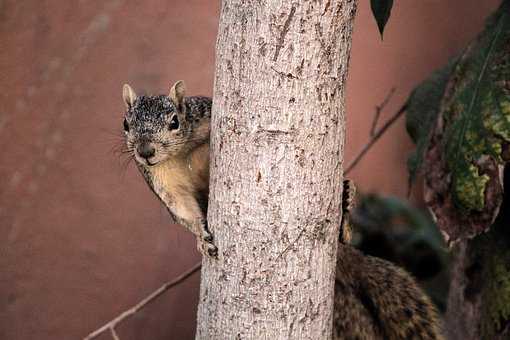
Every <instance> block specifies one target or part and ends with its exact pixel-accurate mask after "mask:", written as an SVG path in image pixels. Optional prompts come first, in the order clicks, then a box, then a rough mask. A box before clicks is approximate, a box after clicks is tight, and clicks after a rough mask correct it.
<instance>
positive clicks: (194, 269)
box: [83, 262, 202, 340]
mask: <svg viewBox="0 0 510 340" xmlns="http://www.w3.org/2000/svg"><path fill="white" fill-rule="evenodd" d="M201 267H202V263H201V262H198V263H196V264H195V265H194V266H193V267H191V268H190V269H188V270H187V271H185V272H184V273H182V274H181V275H179V276H178V277H176V278H175V279H173V280H172V281H169V282H166V283H165V284H163V285H162V286H161V287H159V288H158V289H156V290H155V291H154V292H152V293H151V294H150V295H148V296H147V297H146V298H144V299H143V300H142V301H140V302H138V303H137V304H136V305H134V306H133V307H131V308H129V309H128V310H126V311H124V312H122V313H121V314H119V315H118V316H117V317H115V318H114V319H113V320H111V321H109V322H108V323H106V324H104V325H103V326H101V327H100V328H98V329H96V330H95V331H93V332H92V333H90V334H88V335H87V336H86V337H84V338H83V340H92V339H95V338H97V337H98V336H99V335H100V334H102V333H104V332H106V331H110V334H111V336H112V338H113V339H114V340H120V338H119V336H118V335H117V333H116V331H115V327H117V325H118V324H119V323H121V322H122V321H124V319H126V318H128V317H130V316H131V315H133V314H135V313H136V312H138V311H139V310H140V309H142V308H144V307H145V306H146V305H147V304H149V303H150V302H152V301H153V300H155V299H156V298H157V297H159V296H160V295H162V294H163V293H164V292H166V291H167V290H169V289H170V288H172V287H174V286H176V285H178V284H179V283H181V282H183V281H184V280H186V279H187V278H188V277H190V276H191V275H193V274H194V273H195V272H197V271H198V270H200V268H201Z"/></svg>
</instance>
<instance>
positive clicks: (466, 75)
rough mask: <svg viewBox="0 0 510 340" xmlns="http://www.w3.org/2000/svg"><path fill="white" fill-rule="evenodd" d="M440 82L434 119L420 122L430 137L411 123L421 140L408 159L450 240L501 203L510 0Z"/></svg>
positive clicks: (508, 107) (508, 133) (478, 225)
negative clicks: (440, 93)
mask: <svg viewBox="0 0 510 340" xmlns="http://www.w3.org/2000/svg"><path fill="white" fill-rule="evenodd" d="M440 88H442V89H444V94H443V96H442V98H441V100H440V105H439V110H438V111H437V118H436V119H432V120H433V121H434V124H432V126H431V127H428V126H427V125H426V124H425V123H422V126H423V128H425V127H427V128H429V129H430V128H431V132H430V137H429V138H423V134H426V135H427V136H429V131H424V132H420V131H419V128H418V126H419V122H418V123H416V122H414V123H413V124H411V125H412V127H411V130H410V134H411V136H412V138H413V139H414V140H415V141H416V143H417V145H418V147H419V149H417V152H416V156H415V157H414V164H411V165H414V166H416V167H422V168H423V171H424V174H425V200H426V202H427V204H428V205H429V207H430V208H431V210H432V212H433V214H434V215H435V217H436V219H437V224H438V226H439V228H440V229H441V230H442V231H443V233H444V235H445V237H446V239H447V240H448V241H449V242H455V241H458V240H459V239H462V238H470V237H473V236H475V235H477V234H479V233H481V232H483V231H486V230H487V229H488V228H489V227H490V226H491V224H492V223H493V222H494V219H495V217H496V215H497V213H498V210H499V207H500V205H501V202H502V197H503V188H502V183H501V178H500V174H501V173H502V169H503V166H504V165H505V163H506V162H507V160H508V159H509V158H508V156H507V155H508V146H509V145H510V1H504V2H503V4H502V5H501V7H500V8H499V9H498V10H497V11H496V13H495V14H494V15H493V16H491V18H490V19H489V20H488V22H487V25H486V28H485V30H484V31H483V32H482V33H481V34H480V35H479V37H478V38H477V39H476V40H475V41H474V42H473V43H471V44H470V45H469V46H468V48H466V50H465V51H464V52H463V54H462V55H461V56H460V57H459V58H458V59H457V61H456V63H455V65H453V67H452V71H451V74H450V76H449V79H448V82H447V84H446V86H444V84H443V85H441V86H440ZM429 95H430V96H431V97H430V100H431V101H432V102H435V101H438V96H437V94H435V93H432V92H430V91H429ZM425 102H426V99H424V98H422V99H421V105H424V104H423V103H425ZM434 105H437V104H434ZM417 108H418V110H420V107H419V106H418V107H417ZM423 110H424V112H423V113H422V114H421V115H422V116H421V117H422V118H423V119H426V117H427V116H428V115H430V112H428V113H427V110H428V109H427V108H426V105H424V106H423ZM416 115H417V113H414V114H413V117H414V119H415V120H416V119H417V118H416ZM417 129H418V130H417ZM420 143H421V144H420ZM423 143H424V145H423ZM423 149H425V154H424V156H423ZM420 157H421V158H420ZM422 160H423V163H422ZM411 163H413V162H411ZM412 174H413V173H411V175H412Z"/></svg>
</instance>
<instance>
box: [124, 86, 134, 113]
mask: <svg viewBox="0 0 510 340" xmlns="http://www.w3.org/2000/svg"><path fill="white" fill-rule="evenodd" d="M136 98H137V97H136V93H135V91H133V89H132V88H131V86H129V85H128V84H124V87H123V88H122V99H124V103H125V104H126V107H127V108H128V109H130V108H131V107H132V106H133V105H134V104H135V100H136Z"/></svg>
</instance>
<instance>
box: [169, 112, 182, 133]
mask: <svg viewBox="0 0 510 340" xmlns="http://www.w3.org/2000/svg"><path fill="white" fill-rule="evenodd" d="M168 128H169V129H170V130H177V129H178V128H179V119H177V115H174V116H173V117H172V120H171V121H170V125H169V126H168Z"/></svg>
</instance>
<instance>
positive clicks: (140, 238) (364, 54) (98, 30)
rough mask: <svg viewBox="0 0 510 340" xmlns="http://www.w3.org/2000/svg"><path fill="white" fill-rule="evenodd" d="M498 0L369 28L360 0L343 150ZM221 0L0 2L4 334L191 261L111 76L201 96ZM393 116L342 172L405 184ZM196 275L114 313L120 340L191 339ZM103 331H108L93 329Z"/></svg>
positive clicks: (80, 328) (188, 239)
mask: <svg viewBox="0 0 510 340" xmlns="http://www.w3.org/2000/svg"><path fill="white" fill-rule="evenodd" d="M498 3H499V1H497V0H486V1H483V2H482V1H477V0H450V1H440V0H420V1H397V2H396V3H395V6H394V9H393V13H392V17H391V18H390V21H389V24H388V26H387V28H386V32H385V37H384V41H381V40H380V37H379V35H378V32H377V28H376V25H375V23H374V20H373V18H372V16H371V13H370V9H369V1H368V0H359V11H358V15H357V19H356V24H355V33H354V42H353V50H352V57H351V65H350V66H351V68H350V75H349V81H348V91H347V92H348V93H347V120H348V121H347V149H346V151H345V159H346V161H347V162H348V161H349V160H350V159H352V157H353V156H354V155H355V153H356V151H357V150H358V149H359V148H361V147H362V145H363V144H365V142H366V141H367V139H368V132H369V129H370V124H371V121H372V117H373V113H374V108H375V106H376V105H377V104H379V103H380V102H381V101H382V100H383V99H384V97H385V96H386V94H387V93H388V92H389V90H390V89H391V88H392V87H395V88H396V92H395V95H394V96H393V99H392V101H391V102H390V104H389V105H388V106H387V110H386V111H385V112H384V113H383V117H382V119H384V118H386V117H388V116H389V115H390V114H391V112H394V111H395V110H396V109H398V107H399V106H400V105H401V104H402V103H403V101H404V100H405V98H406V96H407V95H408V93H409V91H410V90H411V89H412V88H413V87H414V86H415V85H416V84H417V83H418V82H420V81H421V80H422V79H423V78H425V77H426V76H427V75H428V74H429V73H430V72H431V71H433V70H434V69H436V68H437V67H440V66H441V65H443V64H444V63H445V62H446V61H447V59H448V58H449V57H451V56H453V55H454V54H455V53H458V52H459V51H460V50H461V49H462V47H463V46H465V44H466V43H467V42H468V41H469V40H470V39H472V38H473V37H474V36H475V35H476V33H477V32H478V31H479V30H480V29H481V27H482V24H483V20H484V18H485V17H486V16H487V15H488V14H489V13H490V11H492V10H493V9H495V8H496V6H497V5H498ZM218 12H219V2H217V1H205V0H203V1H198V0H195V1H191V0H165V1H163V0H148V1H143V2H141V1H138V2H136V1H127V0H126V1H122V0H109V1H97V0H96V1H83V0H74V1H65V2H64V1H58V2H57V1H50V0H46V1H35V0H31V1H14V0H4V1H0V44H1V47H2V48H1V49H0V86H1V89H2V91H1V93H0V96H1V100H0V145H1V146H2V152H1V161H0V235H1V236H0V273H1V275H0V296H1V300H0V339H9V340H11V339H15V340H28V339H39V340H46V339H80V338H82V337H83V336H84V335H85V334H87V333H88V332H90V331H92V330H94V329H95V328H97V327H99V326H100V325H101V324H103V323H104V322H106V321H107V320H109V319H111V318H112V317H114V316H115V315H117V314H118V313H119V312H121V311H122V310H124V309H126V308H127V307H130V306H131V305H132V304H134V303H135V302H137V301H138V300H139V299H140V298H141V297H144V296H145V295H147V294H148V293H149V292H151V291H152V290H154V289H155V288H157V287H158V286H159V285H160V284H162V283H163V282H165V281H167V280H169V279H171V278H173V277H175V276H177V275H178V274H179V273H181V272H183V271H184V270H186V269H187V268H189V267H191V266H192V265H193V264H194V263H196V262H197V261H199V255H198V252H197V251H196V247H195V241H194V239H193V237H192V236H191V234H188V233H187V232H186V231H185V230H184V229H183V228H182V227H180V226H176V225H171V223H170V222H169V219H168V216H167V213H166V211H165V210H164V209H163V208H162V207H161V206H160V203H159V202H158V201H157V200H156V198H155V197H154V196H153V195H152V193H151V192H150V191H149V189H148V188H147V186H146V185H145V183H144V182H143V180H142V178H141V176H140V175H139V174H138V173H137V171H136V169H135V167H134V166H133V164H132V163H131V164H129V165H127V166H125V165H124V164H123V160H122V158H121V157H120V156H119V155H118V154H116V153H115V152H114V150H115V148H116V147H117V146H118V145H119V143H122V139H121V136H122V134H121V132H122V116H123V112H124V105H123V103H122V101H121V86H122V84H123V83H124V82H129V83H131V84H132V86H133V87H134V88H135V89H136V90H137V91H138V92H140V93H142V92H147V93H167V91H168V90H169V86H170V85H171V83H172V82H174V81H175V80H178V79H184V80H185V81H186V83H187V85H188V91H189V93H191V94H204V95H212V86H213V72H214V45H215V39H216V31H217V25H218ZM411 148H412V145H411V143H410V141H409V139H408V137H407V135H406V132H405V129H404V121H403V120H401V121H399V123H398V124H396V125H395V126H394V127H392V128H391V130H390V131H389V132H388V133H387V134H386V135H385V136H384V137H383V138H382V140H381V141H380V142H379V143H378V144H377V145H376V146H375V147H374V148H373V149H372V151H371V152H370V154H369V155H368V156H367V157H366V158H365V159H364V160H363V161H362V163H360V164H359V166H358V167H357V168H356V169H355V171H353V173H352V174H351V177H353V178H354V179H355V180H356V181H357V182H358V185H359V186H360V187H361V190H363V191H378V192H381V193H385V194H396V195H399V196H404V195H405V193H406V190H407V187H406V184H407V173H406V168H405V163H406V158H407V154H408V152H409V150H410V149H411ZM198 284H199V278H198V275H195V276H193V277H192V278H190V279H188V280H187V281H186V282H184V283H183V284H181V285H179V286H178V287H176V288H174V289H172V290H171V291H170V292H167V293H166V294H165V295H164V296H163V297H162V298H160V299H159V300H157V301H156V302H155V303H153V304H151V305H150V306H148V307H147V308H146V309H145V310H144V311H143V312H140V313H138V314H136V316H134V317H133V318H131V319H130V320H128V321H127V322H125V323H123V324H122V325H121V326H120V327H119V329H118V330H119V334H120V336H121V338H122V340H128V339H154V340H158V339H167V340H168V339H192V338H193V335H194V327H195V313H196V305H197V303H198ZM101 339H109V335H107V334H106V335H103V336H102V337H101Z"/></svg>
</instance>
